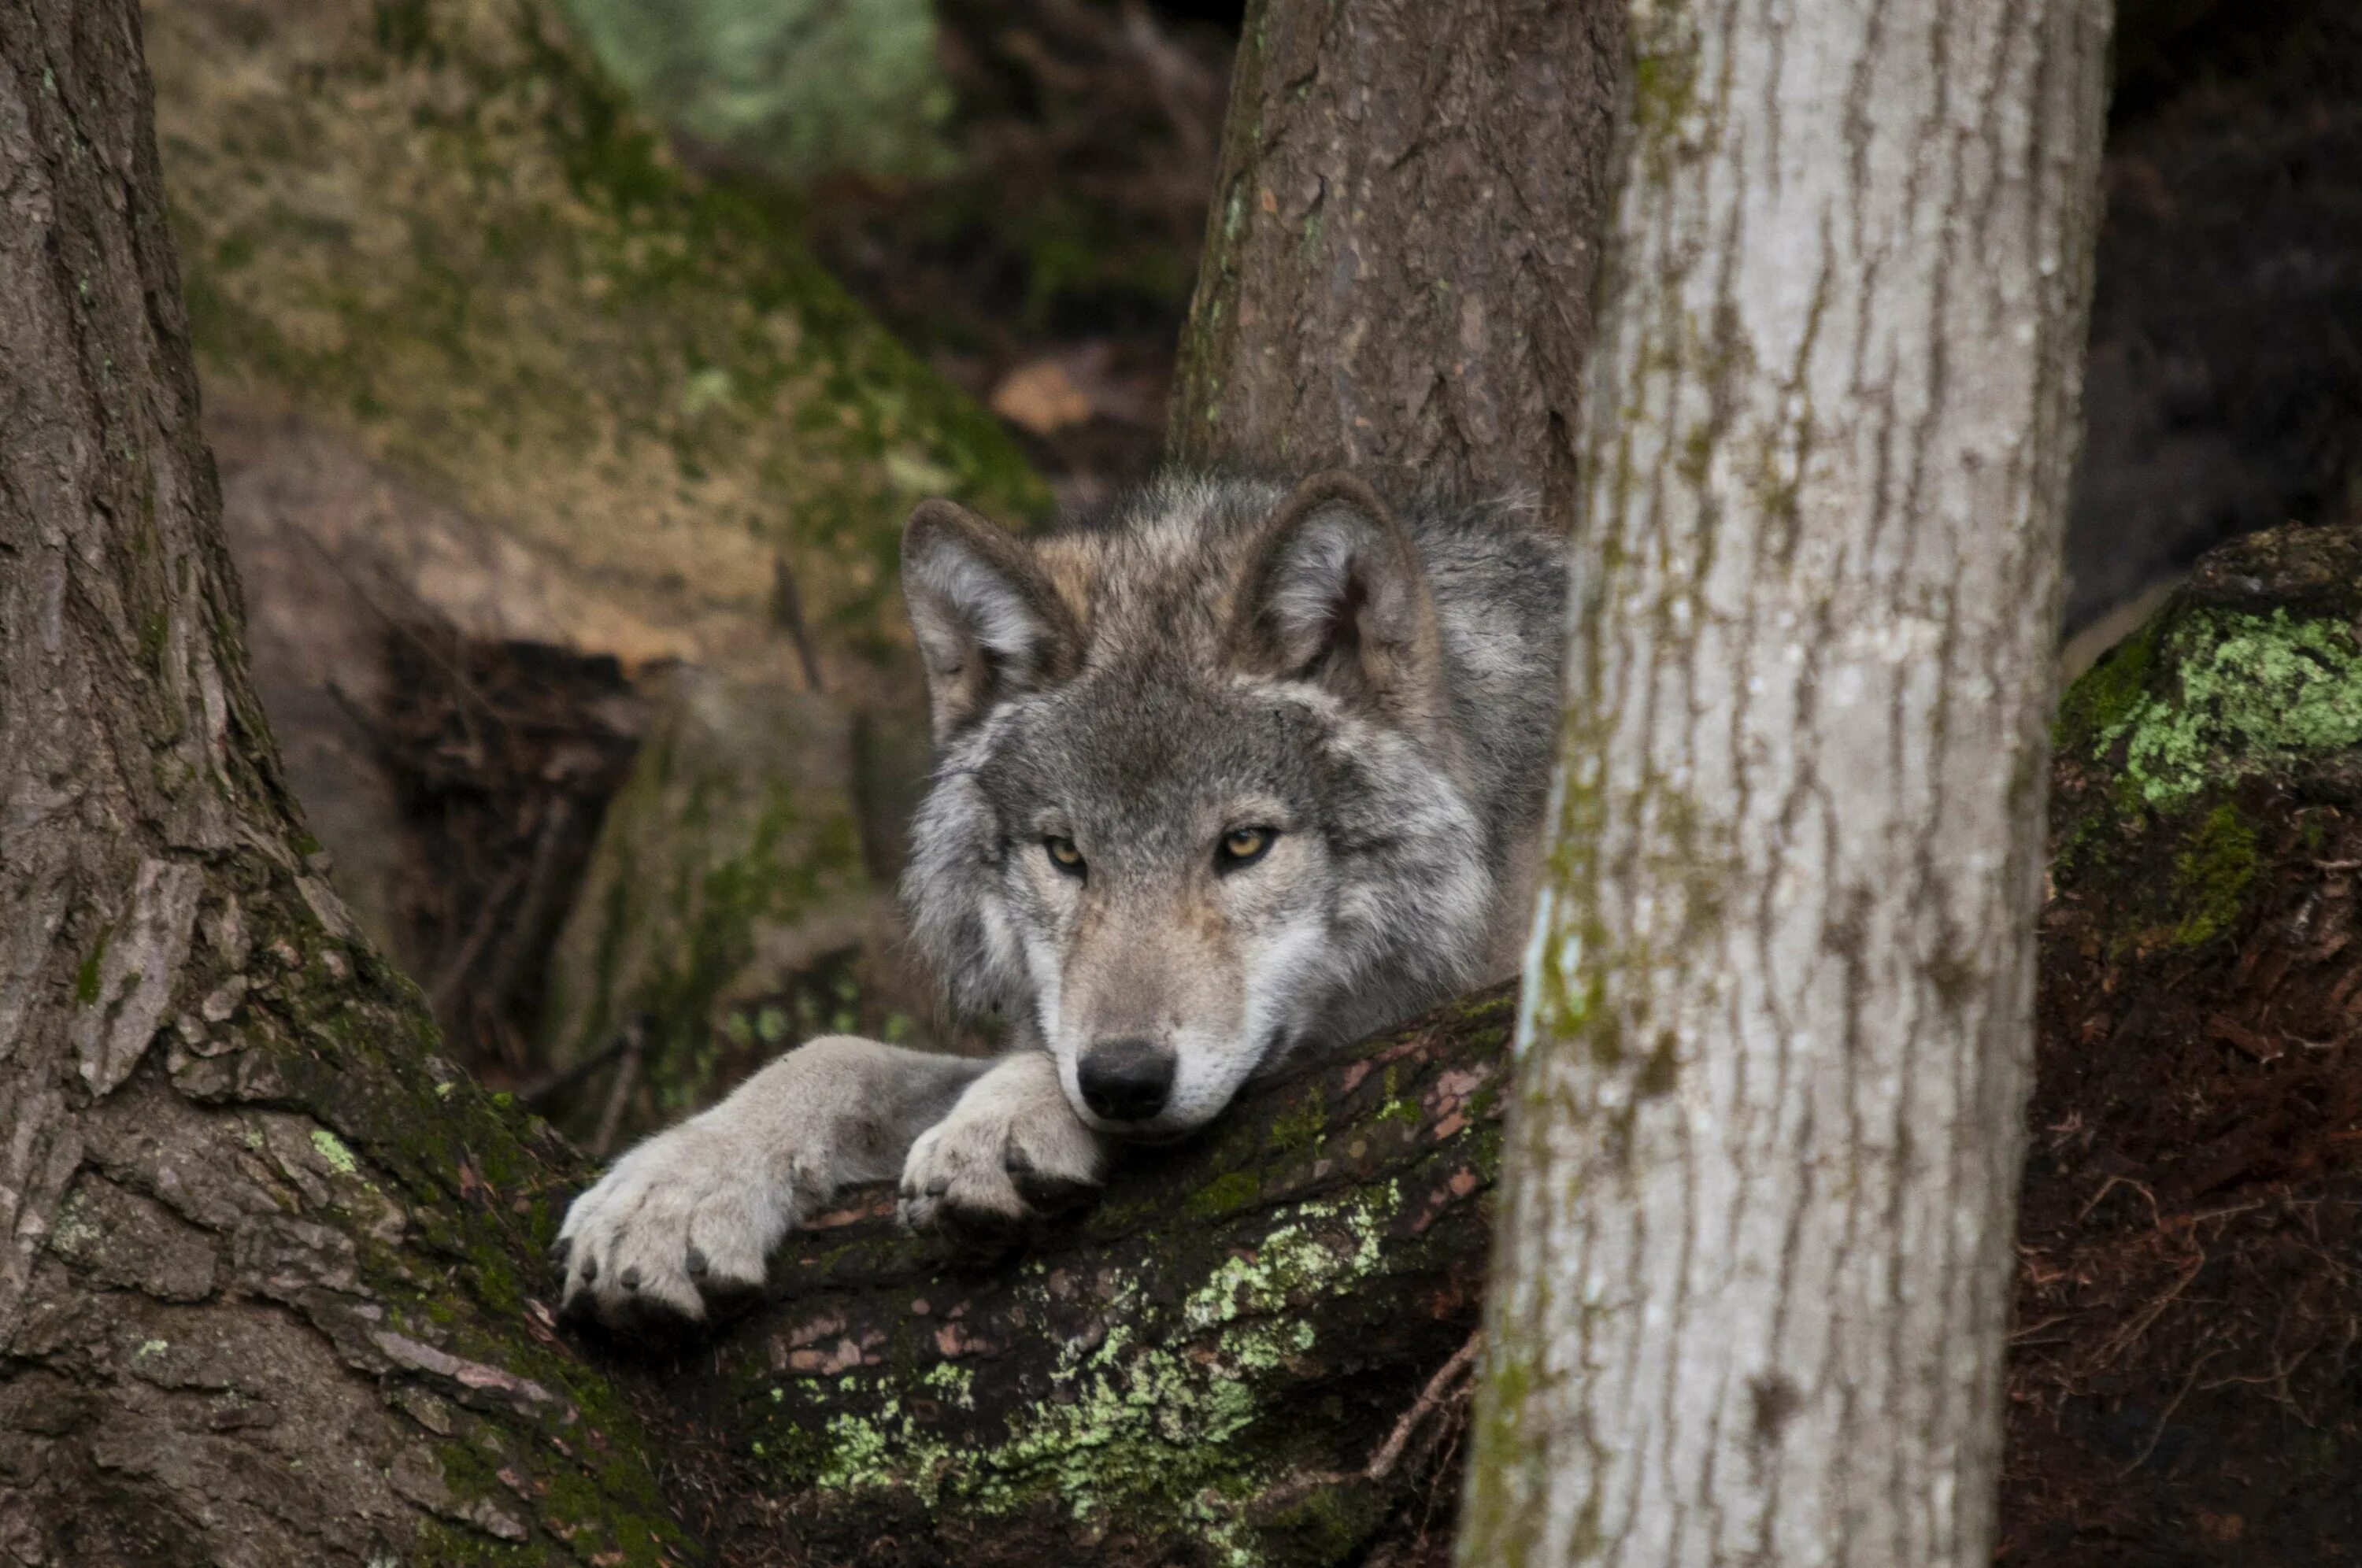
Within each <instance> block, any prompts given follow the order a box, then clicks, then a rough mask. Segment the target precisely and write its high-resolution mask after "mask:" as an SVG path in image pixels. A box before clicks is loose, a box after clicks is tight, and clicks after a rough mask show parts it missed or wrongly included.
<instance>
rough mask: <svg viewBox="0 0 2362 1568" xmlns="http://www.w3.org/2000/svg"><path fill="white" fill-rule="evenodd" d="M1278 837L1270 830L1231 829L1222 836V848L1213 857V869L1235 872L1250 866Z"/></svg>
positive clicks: (1257, 828) (1253, 828)
mask: <svg viewBox="0 0 2362 1568" xmlns="http://www.w3.org/2000/svg"><path fill="white" fill-rule="evenodd" d="M1278 836H1279V834H1276V833H1275V832H1273V831H1272V830H1271V829H1270V828H1259V827H1250V828H1232V829H1231V831H1230V832H1228V833H1226V834H1223V835H1222V846H1221V848H1220V851H1218V852H1217V853H1216V854H1215V856H1214V864H1215V867H1217V868H1218V869H1220V870H1223V871H1235V870H1237V869H1238V868H1239V867H1242V866H1248V865H1252V864H1253V863H1254V862H1255V861H1258V860H1261V859H1262V858H1263V857H1264V854H1265V853H1266V852H1267V851H1268V850H1269V849H1270V848H1271V841H1272V840H1273V839H1275V838H1277V837H1278Z"/></svg>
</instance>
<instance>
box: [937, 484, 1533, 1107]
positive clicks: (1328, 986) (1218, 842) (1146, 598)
mask: <svg viewBox="0 0 2362 1568" xmlns="http://www.w3.org/2000/svg"><path fill="white" fill-rule="evenodd" d="M902 574H903V575H902V581H903V591H904V594H905V596H906V598H907V599H908V602H909V605H910V613H911V625H912V628H913V629H914V631H915V632H916V633H917V635H918V642H919V647H920V650H921V653H922V657H923V658H924V661H925V664H926V669H927V679H928V684H929V697H930V701H931V705H932V708H933V722H934V729H935V736H936V742H937V746H938V751H939V754H940V756H939V760H938V764H937V767H936V770H935V774H934V778H933V783H932V784H931V786H930V789H929V791H928V794H927V797H926V800H925V802H924V804H923V805H922V807H921V809H920V812H919V815H918V820H917V823H916V826H915V830H914V834H913V843H912V856H911V867H910V870H909V872H908V874H907V876H906V878H905V879H904V884H903V893H904V899H905V901H906V902H907V903H908V905H909V908H910V913H911V925H912V930H913V933H914V936H915V938H916V940H917V942H918V944H919V946H920V948H921V950H922V952H923V953H924V954H925V955H926V956H927V958H928V960H929V961H930V962H931V963H932V964H933V966H935V968H936V971H937V973H938V975H939V976H940V977H941V978H942V979H943V981H944V984H945V985H946V987H947V988H948V990H949V993H950V999H951V1000H952V1002H953V1004H954V1006H955V1008H956V1009H958V1010H962V1011H964V1012H968V1013H971V1014H973V1013H980V1012H987V1011H993V1010H998V1011H999V1012H1001V1013H1003V1014H1004V1015H1006V1016H1009V1017H1011V1018H1013V1019H1018V1020H1027V1019H1030V1020H1031V1021H1032V1022H1033V1023H1034V1024H1035V1025H1036V1026H1037V1027H1038V1029H1039V1031H1040V1033H1041V1037H1042V1040H1043V1043H1044V1044H1046V1045H1047V1047H1048V1048H1049V1049H1050V1051H1051V1052H1052V1053H1053V1054H1054V1055H1055V1056H1056V1058H1057V1062H1058V1068H1059V1074H1060V1077H1061V1079H1062V1081H1063V1082H1064V1084H1065V1090H1066V1096H1067V1098H1068V1099H1070V1100H1071V1101H1072V1102H1073V1103H1074V1105H1075V1108H1076V1110H1077V1111H1078V1112H1079V1113H1080V1114H1081V1115H1082V1116H1083V1117H1084V1118H1085V1120H1087V1121H1089V1122H1090V1123H1091V1124H1092V1125H1094V1126H1097V1127H1098V1128H1100V1129H1101V1130H1103V1131H1106V1132H1115V1133H1120V1134H1124V1135H1128V1136H1134V1137H1141V1138H1150V1139H1155V1138H1164V1137H1171V1136H1175V1135H1177V1134H1179V1133H1182V1132H1187V1131H1188V1130H1190V1129H1192V1128H1195V1127H1197V1126H1199V1125H1201V1124H1203V1123H1204V1122H1205V1121H1208V1120H1209V1118H1211V1117H1212V1116H1214V1115H1215V1113H1216V1112H1218V1111H1220V1110H1221V1109H1222V1107H1223V1106H1224V1105H1226V1104H1227V1103H1229V1101H1230V1099H1231V1096H1232V1095H1233V1094H1234V1093H1235V1092H1236V1091H1237V1089H1238V1088H1239V1086H1240V1085H1241V1084H1242V1083H1243V1082H1244V1081H1246V1079H1247V1078H1248V1077H1250V1076H1252V1075H1253V1073H1254V1072H1255V1071H1256V1069H1257V1068H1258V1067H1260V1066H1264V1065H1266V1064H1268V1063H1271V1062H1273V1061H1274V1060H1275V1059H1276V1058H1277V1057H1278V1056H1280V1055H1283V1054H1285V1053H1286V1052H1287V1051H1289V1050H1290V1049H1292V1048H1294V1047H1296V1046H1298V1045H1301V1044H1304V1043H1309V1042H1314V1041H1319V1040H1326V1039H1331V1038H1335V1037H1338V1036H1340V1035H1344V1034H1349V1033H1352V1032H1358V1031H1361V1030H1365V1029H1368V1028H1372V1027H1374V1026H1375V1025H1377V1024H1379V1023H1382V1022H1384V1021H1387V1020H1388V1019H1389V1018H1391V1017H1394V1016H1397V1015H1398V1014H1399V1013H1400V1012H1401V1011H1403V1010H1406V1009H1407V1008H1409V1007H1416V1006H1418V1005H1421V1004H1423V1003H1424V1002H1426V1001H1428V1000H1429V999H1433V998H1435V997H1436V996H1438V995H1439V994H1440V993H1442V992H1444V991H1447V990H1449V989H1451V988H1454V987H1456V986H1458V985H1460V984H1462V983H1464V982H1465V981H1467V980H1468V979H1469V978H1470V977H1472V974H1473V970H1474V968H1475V966H1477V965H1479V964H1480V963H1481V962H1482V959H1483V955H1484V950H1485V944H1486V942H1487V938H1488V935H1489V933H1490V925H1491V919H1492V914H1493V910H1492V904H1493V895H1494V888H1493V877H1492V872H1491V871H1490V869H1489V868H1488V858H1487V856H1486V855H1485V853H1484V835H1483V832H1482V830H1481V828H1480V825H1479V823H1478V822H1477V820H1476V817H1475V815H1474V814H1473V812H1472V811H1471V809H1470V807H1469V805H1468V803H1467V801H1465V800H1464V799H1463V797H1462V791H1461V790H1460V789H1459V788H1458V787H1457V785H1456V784H1455V783H1454V778H1453V776H1454V773H1455V767H1454V756H1453V752H1452V747H1453V745H1454V744H1455V743H1454V742H1453V740H1452V738H1451V732H1450V731H1449V729H1448V727H1447V726H1446V725H1445V723H1443V721H1442V718H1441V707H1442V692H1441V679H1442V675H1443V671H1442V669H1441V660H1442V653H1441V646H1440V633H1439V627H1438V624H1437V616H1436V606H1435V603H1434V598H1433V593H1432V585H1431V584H1430V582H1429V578H1428V574H1427V571H1426V569H1425V568H1424V567H1423V566H1422V564H1421V561H1420V558H1419V555H1418V549H1417V548H1416V547H1415V545H1414V542H1413V540H1412V539H1411V537H1410V536H1409V535H1408V533H1407V531H1406V530H1405V529H1404V528H1403V527H1402V525H1400V524H1399V523H1397V522H1396V519H1395V518H1394V517H1393V515H1392V514H1391V513H1389V512H1388V510H1387V508H1386V507H1385V504H1384V503H1383V502H1380V501H1379V500H1378V499H1377V498H1376V497H1375V496H1374V494H1372V493H1371V491H1368V490H1367V489H1366V488H1365V487H1363V485H1361V484H1360V483H1359V482H1357V481H1355V480H1352V479H1350V478H1347V477H1344V476H1341V475H1330V476H1323V477H1321V478H1319V479H1316V480H1310V481H1308V482H1307V483H1306V484H1305V485H1303V486H1301V487H1299V488H1298V489H1297V491H1294V492H1293V493H1290V492H1288V491H1283V490H1281V489H1279V488H1277V487H1274V486H1269V485H1264V484H1260V483H1254V482H1249V481H1237V480H1225V481H1219V482H1217V481H1204V480H1196V481H1192V480H1166V481H1164V482H1161V483H1159V484H1157V485H1154V486H1152V487H1150V488H1149V489H1148V490H1146V491H1142V492H1141V493H1140V494H1139V495H1138V496H1136V497H1134V498H1133V499H1132V500H1131V502H1129V503H1127V504H1126V505H1125V506H1124V507H1122V508H1120V509H1119V511H1118V513H1116V514H1115V515H1114V516H1112V517H1111V518H1110V519H1109V521H1108V523H1107V524H1106V525H1102V526H1100V527H1098V528H1095V529H1090V530H1081V531H1075V532H1069V533H1063V534H1054V535H1051V536H1046V537H1043V538H1041V539H1039V540H1035V541H1032V542H1028V541H1025V540H1021V539H1019V538H1017V537H1016V536H1013V535H1010V534H1009V533H1006V532H1004V531H1002V530H1001V529H999V528H997V527H995V526H994V525H991V524H989V523H987V522H985V521H983V520H982V519H980V518H977V517H976V516H975V515H973V514H972V513H967V512H965V511H963V510H961V509H960V508H958V507H956V506H954V505H952V504H950V503H949V502H928V503H926V504H924V505H922V506H921V507H920V508H919V509H918V511H917V512H916V513H913V514H912V516H911V521H910V525H909V526H908V528H907V530H906V531H905V533H904V535H903V541H902Z"/></svg>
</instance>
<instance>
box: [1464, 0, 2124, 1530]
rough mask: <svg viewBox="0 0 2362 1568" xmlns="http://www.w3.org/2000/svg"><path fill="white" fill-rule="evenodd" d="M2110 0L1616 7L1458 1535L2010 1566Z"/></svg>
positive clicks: (1858, 0) (1924, 0)
mask: <svg viewBox="0 0 2362 1568" xmlns="http://www.w3.org/2000/svg"><path fill="white" fill-rule="evenodd" d="M2106 17H2107V11H2106V6H2105V5H2104V0H2036V3H2035V4H2032V5H2029V6H2019V7H2014V8H2013V7H2004V6H1993V5H1978V6H1947V5H1942V4H1939V3H1938V0H1913V3H1910V4H1905V5H1901V6H1873V5H1870V4H1866V3H1861V0H1853V3H1844V4H1839V3H1832V4H1828V5H1822V6H1807V7H1801V8H1794V7H1786V6H1758V5H1748V6H1737V7H1732V8H1728V9H1727V10H1724V11H1722V12H1718V13H1716V15H1715V16H1714V17H1712V18H1711V19H1706V18H1701V17H1695V16H1694V14H1693V13H1691V12H1690V11H1689V10H1688V8H1687V7H1683V6H1636V7H1635V8H1634V12H1633V20H1634V27H1635V38H1634V49H1635V59H1634V65H1633V74H1632V80H1633V84H1634V85H1633V116H1632V122H1631V127H1630V130H1629V139H1628V146H1627V148H1626V149H1625V154H1624V163H1625V178H1624V185H1623V189H1622V193H1621V196H1620V198H1619V202H1618V206H1617V219H1616V226H1615V237H1614V239H1613V241H1612V244H1611V248H1610V255H1609V261H1608V265H1609V268H1610V270H1611V271H1610V281H1609V283H1608V286H1607V288H1606V293H1605V296H1604V297H1605V299H1606V302H1607V303H1606V311H1605V313H1604V316H1603V320H1602V337H1601V341H1600V343H1599V345H1598V348H1597V352H1596V355H1595V359H1594V361H1593V365H1592V370H1591V377H1592V379H1591V392H1590V393H1589V395H1588V397H1587V399H1586V410H1587V418H1586V420H1585V423H1584V438H1583V451H1584V516H1583V519H1582V521H1581V523H1580V525H1579V526H1578V529H1577V541H1578V543H1577V558H1576V563H1575V567H1574V572H1575V582H1576V584H1577V585H1578V587H1577V595H1576V608H1575V610H1574V613H1573V626H1572V629H1571V633H1570V645H1569V646H1570V653H1569V669H1568V693H1569V697H1568V702H1569V710H1568V724H1567V732H1566V736H1565V743H1564V745H1565V749H1564V753H1563V756H1562V761H1561V767H1560V777H1559V779H1558V782H1557V785H1556V788H1555V790H1554V805H1553V813H1554V822H1553V827H1552V832H1553V834H1554V840H1555V847H1554V855H1553V858H1552V860H1551V872H1550V874H1549V875H1548V876H1547V877H1546V878H1545V882H1544V887H1543V889H1542V891H1541V894H1540V908H1539V911H1538V914H1537V919H1536V925H1535V933H1534V941H1533V944H1532V946H1531V948H1530V951H1529V970H1528V975H1527V978H1526V986H1525V999H1524V1003H1523V1013H1522V1016H1521V1019H1520V1024H1519V1036H1518V1039H1519V1047H1520V1067H1519V1080H1518V1091H1517V1097H1516V1103H1517V1104H1518V1106H1519V1107H1520V1108H1521V1114H1520V1115H1519V1116H1518V1118H1517V1120H1516V1121H1515V1124H1514V1126H1513V1128H1512V1130H1511V1133H1510V1143H1509V1147H1508V1171H1507V1177H1506V1180H1507V1190H1506V1191H1505V1193H1504V1195H1503V1198H1502V1222H1501V1226H1500V1231H1499V1238H1500V1242H1501V1245H1500V1250H1499V1253H1498V1258H1497V1262H1496V1271H1495V1275H1494V1286H1493V1297H1492V1300H1491V1304H1490V1307H1489V1309H1488V1310H1489V1314H1490V1316H1489V1322H1490V1324H1491V1331H1490V1333H1491V1350H1490V1353H1489V1355H1488V1360H1487V1365H1486V1368H1485V1376H1484V1385H1483V1387H1482V1390H1481V1392H1480V1396H1479V1410H1478V1415H1477V1422H1476V1444H1475V1452H1474V1456H1473V1464H1474V1470H1473V1483H1472V1489H1471V1492H1470V1499H1469V1507H1468V1515H1467V1518H1466V1519H1465V1523H1464V1535H1463V1539H1462V1558H1463V1561H1466V1562H1472V1563H1495V1562H1525V1563H1540V1562H1578V1561H1581V1562H1615V1563H1635V1564H1638V1563H1647V1564H1651V1565H1656V1564H1673V1563H1721V1562H1738V1561H1746V1562H1758V1563H1763V1562H1851V1563H1864V1564H1869V1563H1879V1564H1886V1563H1896V1562H1914V1563H1937V1562H1942V1563H1952V1564H1958V1565H1959V1568H1968V1565H1970V1564H1981V1563H1983V1562H1987V1561H1988V1560H1989V1559H1990V1555H1991V1551H1992V1498H1993V1485H1994V1479H1995V1474H1996V1466H1997V1462H1998V1457H1999V1447H2000V1436H2001V1405H2000V1398H1999V1396H2000V1391H2001V1364H2002V1352H2003V1324H2004V1321H2005V1319H2006V1315H2007V1307H2008V1294H2007V1286H2008V1282H2009V1278H2010V1264H2011V1234H2012V1229H2011V1228H2012V1220H2013V1214H2014V1195H2015V1190H2016V1184H2017V1176H2018V1166H2019V1158H2018V1156H2019V1151H2020V1147H2021V1143H2022V1137H2021V1131H2020V1118H2021V1107H2022V1105H2023V1102H2024V1099H2025V1091H2026V1087H2027V1062H2028V1055H2029V1050H2030V1045H2031V1015H2032V1002H2033V985H2034V947H2033V941H2032V935H2033V925H2032V920H2031V916H2032V915H2033V912H2034V911H2035V908H2036V901H2037V899H2038V896H2039V888H2040V880H2041V873H2042V864H2043V855H2042V848H2041V845H2042V838H2041V823H2042V812H2043V800H2044V786H2045V780H2046V777H2047V772H2046V758H2047V735H2046V723H2047V718H2048V713H2049V706H2050V697H2051V690H2052V684H2053V679H2054V677H2053V669H2054V662H2053V660H2054V654H2053V638H2054V635H2055V626H2056V601H2057V593H2058V535H2059V519H2060V516H2061V513H2062V508H2063V504H2064V501H2065V494H2066V486H2067V481H2068V477H2069V471H2070V466H2071V462H2072V458H2073V455H2074V447H2075V439H2076V432H2077V389H2078V383H2079V381H2080V372H2081V364H2080V362H2081V351H2082V347H2083V338H2084V324H2085V315H2086V301H2087V296H2088V291H2089V285H2090V276H2091V252H2092V236H2093V230H2094V227H2095V225H2096V221H2097V215H2098V212H2097V209H2098V192H2097V190H2096V182H2095V172H2096V170H2097V163H2098V156H2099V144H2100V132H2101V124H2102V117H2103V113H2102V111H2103V81H2104V77H2103V63H2104V58H2105V53H2106V45H2107V26H2106Z"/></svg>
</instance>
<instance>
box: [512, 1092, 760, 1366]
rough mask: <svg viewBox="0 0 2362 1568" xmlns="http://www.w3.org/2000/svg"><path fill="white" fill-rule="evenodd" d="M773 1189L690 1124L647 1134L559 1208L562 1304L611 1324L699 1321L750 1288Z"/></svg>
mask: <svg viewBox="0 0 2362 1568" xmlns="http://www.w3.org/2000/svg"><path fill="white" fill-rule="evenodd" d="M784 1187H785V1184H783V1183H777V1182H774V1181H773V1180H771V1179H770V1176H769V1175H768V1173H767V1170H766V1168H765V1165H764V1163H763V1162H762V1161H760V1160H749V1159H747V1158H746V1157H745V1155H744V1154H743V1153H742V1152H740V1151H737V1150H734V1148H732V1147H731V1146H730V1143H729V1140H727V1139H726V1138H721V1137H717V1136H715V1135H713V1134H712V1133H711V1132H708V1131H707V1130H705V1129H702V1128H700V1127H698V1126H697V1125H696V1124H695V1123H691V1124H690V1125H688V1126H685V1127H677V1128H675V1129H673V1130H672V1131H671V1132H667V1133H664V1134H662V1135H661V1136H659V1137H656V1138H652V1139H650V1140H649V1141H648V1142H647V1143H643V1144H641V1145H640V1146H639V1147H638V1148H636V1149H634V1150H633V1151H632V1152H631V1153H630V1154H625V1155H624V1157H623V1158H622V1159H620V1160H618V1161H616V1162H615V1165H614V1166H613V1169H611V1170H609V1171H608V1172H607V1174H606V1175H605V1176H602V1177H601V1178H600V1179H599V1183H598V1185H597V1186H595V1187H591V1188H590V1191H588V1192H586V1193H584V1194H583V1195H582V1196H581V1197H579V1198H576V1199H575V1200H574V1205H573V1207H572V1208H570V1209H568V1210H567V1211H566V1223H565V1225H564V1226H563V1227H562V1228H560V1230H559V1231H558V1238H557V1249H558V1256H559V1258H560V1260H561V1263H562V1265H563V1266H564V1268H565V1270H566V1291H565V1296H564V1297H563V1304H562V1307H561V1310H562V1311H563V1312H564V1313H565V1314H566V1315H567V1316H568V1317H571V1318H576V1319H584V1320H595V1321H597V1322H599V1323H602V1324H603V1325H605V1326H606V1327H608V1328H611V1329H624V1330H647V1329H653V1328H660V1327H664V1326H668V1325H672V1324H678V1323H681V1322H689V1323H701V1322H704V1321H705V1320H706V1319H707V1318H708V1316H709V1315H710V1314H711V1313H712V1311H713V1310H714V1309H718V1308H720V1307H722V1306H723V1305H726V1304H728V1303H729V1302H731V1301H732V1300H734V1299H735V1298H741V1297H746V1296H750V1295H752V1294H753V1293H754V1292H755V1291H756V1290H758V1289H760V1288H761V1286H762V1284H763V1263H764V1259H765V1258H766V1257H767V1255H768V1254H769V1253H770V1250H771V1247H772V1245H773V1244H774V1243H776V1242H778V1239H779V1238H780V1236H782V1235H783V1234H785V1233H786V1231H787V1229H788V1223H789V1216H788V1215H787V1214H785V1213H784V1212H782V1211H781V1209H780V1205H781V1204H782V1203H783V1202H784V1201H785V1198H784Z"/></svg>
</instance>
